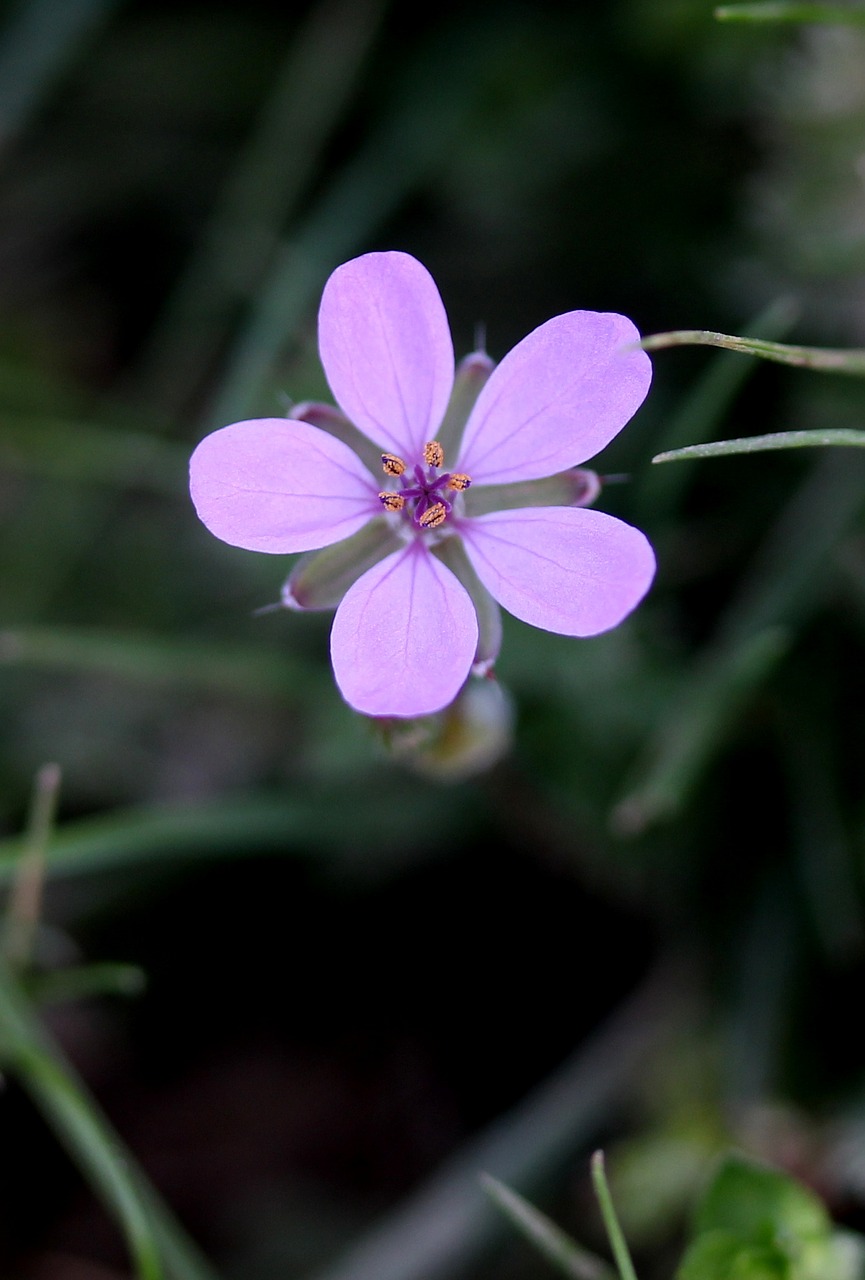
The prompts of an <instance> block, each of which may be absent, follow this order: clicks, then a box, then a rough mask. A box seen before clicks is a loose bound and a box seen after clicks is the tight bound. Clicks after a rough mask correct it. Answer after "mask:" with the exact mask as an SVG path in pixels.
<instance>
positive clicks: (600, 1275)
mask: <svg viewBox="0 0 865 1280" xmlns="http://www.w3.org/2000/svg"><path fill="white" fill-rule="evenodd" d="M480 1182H481V1186H482V1187H483V1189H484V1191H486V1193H487V1195H488V1196H489V1197H490V1199H491V1200H492V1201H493V1202H494V1203H495V1204H496V1205H498V1207H499V1208H500V1209H501V1211H502V1213H503V1214H504V1215H505V1217H506V1218H507V1219H508V1220H509V1221H510V1222H511V1223H512V1224H513V1226H515V1227H516V1229H517V1231H519V1232H520V1234H521V1235H523V1236H525V1238H526V1239H527V1240H528V1241H529V1242H530V1243H531V1244H533V1245H535V1247H536V1248H537V1249H538V1251H539V1252H540V1253H541V1254H543V1256H544V1257H545V1258H546V1259H547V1261H548V1262H551V1263H552V1265H553V1266H554V1267H555V1268H556V1270H557V1271H561V1273H562V1275H565V1276H568V1277H570V1280H613V1276H614V1274H615V1273H614V1272H613V1270H612V1269H611V1268H610V1267H608V1266H607V1264H606V1262H604V1260H603V1258H599V1257H597V1256H596V1255H595V1254H594V1253H590V1252H589V1250H588V1249H584V1248H582V1246H581V1245H578V1244H577V1242H576V1241H575V1240H572V1239H571V1237H570V1236H569V1235H568V1234H567V1232H565V1231H562V1229H561V1227H558V1226H556V1224H555V1222H553V1221H551V1219H550V1218H548V1217H547V1215H546V1214H545V1213H541V1211H540V1210H539V1209H536V1208H535V1206H534V1205H533V1204H530V1203H529V1201H528V1200H526V1199H524V1198H523V1196H521V1195H518V1194H517V1192H516V1191H512V1190H511V1188H510V1187H507V1186H505V1184H504V1183H503V1182H500V1181H499V1179H498V1178H494V1177H492V1176H491V1174H489V1173H482V1174H481V1176H480Z"/></svg>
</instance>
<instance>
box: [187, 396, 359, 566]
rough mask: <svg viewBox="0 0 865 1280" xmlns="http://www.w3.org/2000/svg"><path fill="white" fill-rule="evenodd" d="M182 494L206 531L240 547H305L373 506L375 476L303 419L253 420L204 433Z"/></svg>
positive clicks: (336, 533)
mask: <svg viewBox="0 0 865 1280" xmlns="http://www.w3.org/2000/svg"><path fill="white" fill-rule="evenodd" d="M189 476H190V492H191V493H192V501H193V502H194V504H195V509H196V511H197V512H198V515H199V518H200V519H201V520H202V521H203V523H204V524H205V525H206V526H207V528H208V529H209V530H210V532H211V533H213V534H215V535H216V537H217V538H221V539H222V541H223V542H228V543H230V544H231V546H233V547H244V548H245V549H246V550H247V551H269V552H272V553H274V554H277V555H282V554H284V553H286V552H289V551H310V550H312V549H314V548H317V547H327V546H330V544H331V543H333V542H339V541H341V539H342V538H347V537H348V536H349V535H350V534H352V533H356V532H357V530H358V529H360V528H361V527H362V526H363V525H364V524H366V522H367V520H370V519H372V517H373V516H376V515H378V514H379V513H380V511H381V505H380V503H379V501H378V498H377V486H376V482H375V480H374V479H373V477H372V476H371V475H370V473H369V472H368V471H367V469H366V467H365V466H364V465H363V463H362V462H361V461H360V459H359V458H358V457H357V456H356V454H354V453H352V451H351V449H349V447H348V445H345V444H343V443H342V441H341V440H337V439H335V437H333V436H331V435H328V434H327V432H325V431H319V430H318V428H317V427H311V426H308V425H307V423H305V422H295V421H293V420H292V419H287V418H255V419H252V420H251V421H249V422H235V423H233V424H232V425H231V426H229V427H222V428H221V430H219V431H214V432H213V433H212V434H211V435H209V436H205V438H204V439H203V440H202V441H201V443H200V444H199V445H198V447H197V448H196V450H195V452H194V453H193V455H192V458H191V459H190V463H189Z"/></svg>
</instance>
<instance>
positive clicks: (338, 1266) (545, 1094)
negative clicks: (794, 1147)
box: [316, 957, 687, 1280]
mask: <svg viewBox="0 0 865 1280" xmlns="http://www.w3.org/2000/svg"><path fill="white" fill-rule="evenodd" d="M683 978H684V975H683V972H682V970H681V969H680V968H679V966H677V965H666V964H664V965H662V966H661V967H660V968H659V969H658V970H656V971H655V972H654V973H652V974H650V976H649V978H648V979H647V980H646V983H645V984H644V985H643V986H642V987H641V988H640V989H639V990H638V991H637V992H636V993H635V994H634V995H633V996H632V997H630V999H629V1000H628V1001H627V1002H626V1003H625V1004H624V1005H623V1006H622V1007H621V1008H620V1009H618V1010H617V1011H616V1012H615V1013H614V1014H613V1016H612V1017H611V1018H610V1019H609V1021H608V1022H607V1023H606V1025H604V1026H602V1027H601V1028H600V1030H599V1031H597V1032H596V1033H595V1034H594V1036H593V1037H592V1038H591V1039H590V1040H589V1041H588V1043H586V1044H585V1045H583V1046H581V1047H580V1048H579V1049H578V1050H577V1051H576V1053H575V1054H574V1055H573V1057H571V1058H570V1059H569V1060H568V1061H567V1062H565V1063H563V1065H562V1066H561V1067H560V1068H559V1069H558V1071H556V1072H555V1073H554V1074H553V1075H551V1076H550V1077H549V1078H548V1079H547V1080H545V1081H543V1082H542V1083H541V1084H540V1085H539V1086H538V1087H537V1089H535V1090H534V1092H533V1093H531V1094H530V1095H529V1097H528V1098H526V1100H525V1101H524V1102H522V1103H521V1104H520V1105H519V1106H517V1107H515V1108H514V1110H513V1111H511V1112H509V1113H507V1114H506V1115H504V1116H502V1117H501V1118H500V1119H498V1120H497V1121H496V1122H495V1123H494V1124H493V1125H491V1126H490V1128H489V1129H487V1130H486V1131H484V1132H482V1133H481V1134H479V1135H478V1136H477V1137H475V1138H473V1139H471V1140H470V1141H469V1142H467V1143H466V1145H465V1146H464V1147H463V1148H462V1149H461V1150H460V1151H458V1152H457V1153H456V1154H455V1155H454V1156H452V1157H451V1159H450V1160H448V1161H447V1162H446V1164H445V1165H444V1166H443V1168H442V1169H440V1170H439V1172H438V1173H436V1174H434V1175H433V1177H432V1178H430V1180H429V1181H428V1182H427V1183H426V1184H425V1185H424V1186H422V1187H421V1188H420V1189H419V1190H418V1191H417V1192H415V1193H414V1195H412V1196H411V1197H410V1198H409V1199H408V1200H407V1201H406V1202H405V1204H403V1205H402V1206H400V1207H398V1208H397V1209H396V1210H395V1212H394V1213H392V1214H391V1215H390V1216H388V1217H387V1218H385V1220H384V1221H383V1222H382V1223H381V1224H380V1225H378V1226H376V1227H373V1229H372V1230H371V1231H370V1232H369V1233H368V1234H367V1235H366V1236H364V1237H362V1238H361V1240H360V1241H359V1242H358V1243H357V1244H356V1245H354V1246H353V1247H352V1248H350V1249H349V1250H348V1252H347V1253H346V1254H345V1255H344V1256H343V1257H342V1258H340V1259H338V1260H337V1261H336V1262H334V1263H333V1264H332V1265H331V1266H330V1267H327V1268H325V1270H324V1271H322V1272H319V1273H318V1275H317V1276H316V1280H442V1278H443V1277H446V1276H452V1275H454V1274H455V1272H456V1271H457V1269H459V1270H463V1269H467V1268H469V1267H470V1266H471V1265H472V1264H473V1262H474V1261H475V1260H476V1259H477V1258H478V1257H479V1256H480V1255H481V1254H482V1253H483V1251H484V1250H485V1249H486V1248H487V1246H488V1245H489V1244H490V1243H491V1242H492V1241H493V1240H494V1239H495V1238H496V1236H497V1235H498V1234H499V1233H500V1222H499V1216H498V1215H495V1214H493V1213H492V1212H491V1206H490V1205H489V1204H488V1203H487V1202H486V1200H485V1198H484V1197H482V1196H481V1195H480V1194H479V1189H478V1185H477V1179H478V1175H479V1174H480V1172H481V1171H482V1170H487V1171H490V1172H493V1174H494V1176H495V1177H497V1178H499V1179H500V1180H501V1181H503V1182H506V1183H508V1184H514V1183H516V1184H522V1185H524V1186H527V1185H529V1184H533V1183H536V1182H537V1181H538V1180H539V1179H542V1178H546V1177H550V1176H553V1175H554V1174H555V1172H556V1170H557V1169H558V1168H559V1167H560V1165H561V1163H562V1161H563V1160H565V1159H567V1158H570V1157H571V1156H572V1154H573V1152H574V1151H575V1150H578V1149H579V1148H580V1147H582V1146H583V1144H584V1143H586V1141H588V1140H590V1139H591V1137H592V1136H593V1135H594V1134H596V1133H597V1131H598V1129H599V1128H600V1126H601V1125H602V1124H603V1123H605V1122H606V1121H607V1120H608V1118H609V1117H610V1115H611V1114H612V1113H613V1112H615V1110H616V1108H617V1106H618V1105H619V1103H620V1101H621V1100H622V1099H623V1098H624V1097H625V1096H627V1095H629V1093H630V1090H631V1089H632V1088H633V1087H634V1084H635V1082H636V1081H637V1079H639V1078H640V1076H641V1075H642V1074H643V1073H644V1071H645V1067H646V1062H647V1061H648V1060H649V1058H650V1057H651V1055H652V1054H653V1053H654V1052H656V1051H657V1050H658V1048H659V1047H660V1045H661V1044H662V1043H663V1042H664V1040H665V1038H666V1036H667V1035H668V1034H671V1033H672V1032H673V1031H674V1029H675V1027H677V1026H678V1025H679V1024H680V1022H681V1020H682V1018H683V1016H687V1000H686V997H685V986H684V982H683ZM490 981H491V982H494V981H496V970H495V957H490Z"/></svg>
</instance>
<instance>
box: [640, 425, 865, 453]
mask: <svg viewBox="0 0 865 1280" xmlns="http://www.w3.org/2000/svg"><path fill="white" fill-rule="evenodd" d="M821 445H836V446H837V445H842V446H844V447H846V448H854V449H862V448H865V431H853V430H850V429H849V428H846V427H839V428H837V429H836V430H834V431H832V430H830V431H776V432H773V433H772V435H768V436H743V437H742V438H741V439H739V440H714V441H712V442H711V443H709V444H691V445H686V446H685V447H684V448H683V449H670V450H665V451H664V452H663V453H657V454H655V456H654V458H653V459H652V461H653V462H686V461H688V460H689V459H691V458H726V457H728V456H730V455H732V454H737V453H766V452H768V451H769V450H771V449H816V448H818V447H819V446H821Z"/></svg>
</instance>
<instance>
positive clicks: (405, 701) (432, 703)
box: [330, 542, 478, 716]
mask: <svg viewBox="0 0 865 1280" xmlns="http://www.w3.org/2000/svg"><path fill="white" fill-rule="evenodd" d="M477 642H478V624H477V619H476V618H475V611H474V609H473V608H472V603H471V600H470V599H469V597H468V595H467V594H466V592H465V590H464V589H463V588H462V587H461V586H460V584H459V582H457V580H456V578H455V577H454V575H453V574H452V573H451V571H450V569H447V568H445V566H444V565H443V564H441V562H440V561H438V560H437V559H436V558H435V557H434V556H432V555H430V553H429V552H428V551H427V549H426V547H425V546H424V545H423V543H421V542H413V543H411V544H410V545H409V546H407V547H405V548H404V549H403V550H402V551H397V552H396V553H395V554H394V555H390V556H388V557H387V559H386V560H381V561H380V562H379V563H378V564H377V565H375V566H374V567H373V568H372V569H370V570H368V572H367V573H365V574H364V575H363V577H362V578H360V579H358V581H357V582H356V583H355V584H354V586H353V587H351V588H349V590H348V592H347V593H346V596H345V598H344V599H343V602H342V604H341V605H340V606H339V608H338V609H337V611H336V617H335V618H334V620H333V630H332V631H331V635H330V653H331V659H332V661H333V671H334V675H335V676H336V682H337V684H338V685H339V688H340V691H341V693H342V696H343V697H344V698H345V700H346V702H348V703H349V705H350V706H352V707H354V709H355V710H356V711H362V712H363V713H364V714H365V715H368V716H424V715H430V714H432V712H434V711H440V710H441V709H442V707H446V706H447V705H448V703H450V702H452V701H453V699H454V698H455V697H456V695H457V694H458V693H459V691H460V689H461V687H462V685H463V684H464V682H465V680H466V678H467V676H468V674H469V670H470V668H471V665H472V661H473V659H474V656H475V649H476V647H477Z"/></svg>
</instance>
